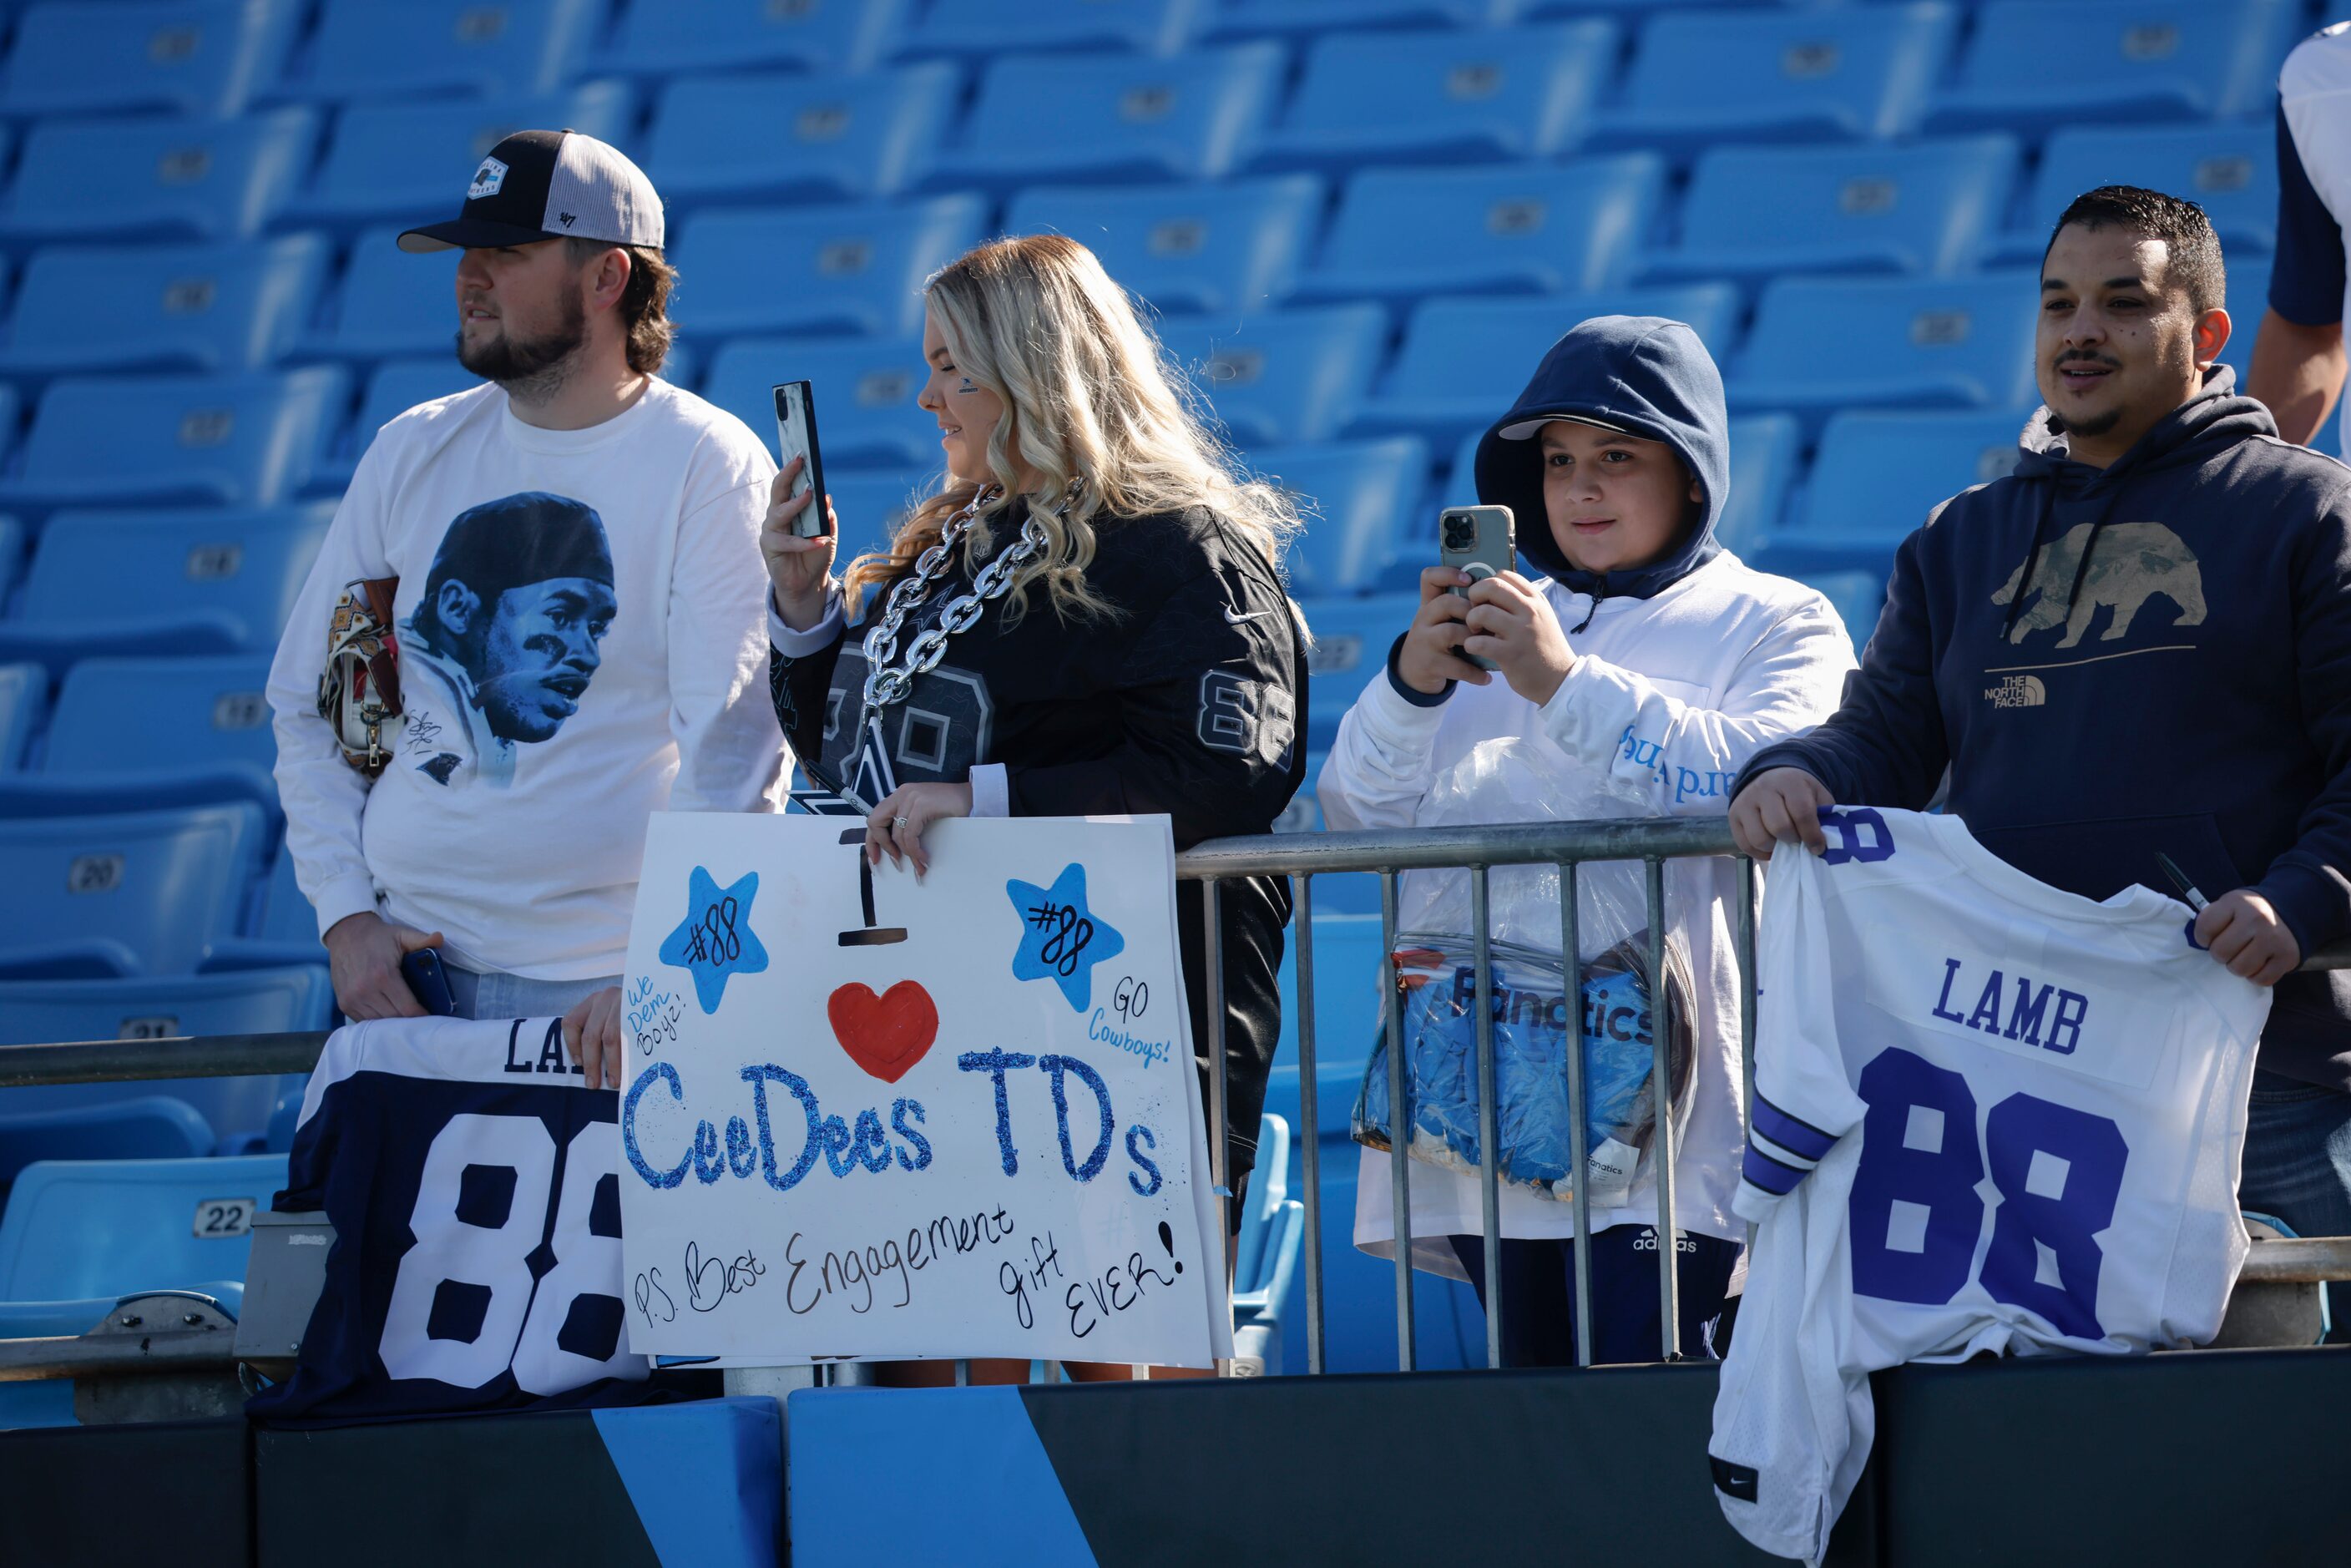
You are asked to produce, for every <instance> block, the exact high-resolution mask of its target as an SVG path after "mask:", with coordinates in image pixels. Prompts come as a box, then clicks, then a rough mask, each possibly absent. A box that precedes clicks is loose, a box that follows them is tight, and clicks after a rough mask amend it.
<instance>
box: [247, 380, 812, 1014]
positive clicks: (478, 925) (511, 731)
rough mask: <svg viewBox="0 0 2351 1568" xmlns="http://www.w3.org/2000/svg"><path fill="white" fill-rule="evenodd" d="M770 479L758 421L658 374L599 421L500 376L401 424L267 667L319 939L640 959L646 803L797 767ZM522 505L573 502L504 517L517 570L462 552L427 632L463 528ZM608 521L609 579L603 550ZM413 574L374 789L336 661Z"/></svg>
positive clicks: (529, 968) (739, 787)
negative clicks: (763, 537) (770, 646)
mask: <svg viewBox="0 0 2351 1568" xmlns="http://www.w3.org/2000/svg"><path fill="white" fill-rule="evenodd" d="M774 474H775V464H774V462H773V460H772V459H770V458H769V456H768V452H767V449H766V447H764V446H763V445H761V444H760V443H759V441H758V437H756V436H754V435H753V434H751V432H750V431H749V430H748V429H747V427H746V426H745V425H744V424H743V423H742V422H741V421H739V420H737V419H736V418H735V417H734V416H733V415H731V414H728V413H724V412H722V411H721V410H719V409H716V408H714V407H712V406H711V405H710V404H708V403H706V402H703V401H702V400H701V399H700V398H697V397H695V396H694V395H693V394H692V393H690V392H681V391H679V390H678V389H676V388H674V387H673V386H671V385H669V384H668V383H667V382H661V381H654V382H651V383H650V384H649V385H648V386H647V388H646V390H645V392H644V394H643V396H642V397H641V398H639V399H638V401H637V402H635V404H633V405H632V407H630V408H629V409H628V410H627V411H626V412H625V413H621V414H619V415H618V416H616V417H614V418H612V419H610V420H607V421H605V422H604V423H601V424H598V425H594V426H591V427H590V428H589V429H586V430H542V429H540V428H538V426H535V425H531V424H527V423H523V422H522V421H521V420H519V419H517V418H516V417H515V415H514V413H512V411H511V410H510V409H509V408H508V407H507V396H506V393H505V392H504V391H502V390H501V389H499V388H498V387H496V386H495V385H484V386H481V387H477V388H475V389H474V390H473V391H471V392H461V393H459V394H457V395H456V396H455V397H448V398H443V399H441V400H440V401H438V402H428V403H423V404H421V405H419V406H418V407H416V408H413V409H411V410H409V411H408V412H407V413H404V414H402V415H401V416H400V417H399V418H398V419H396V420H393V421H392V423H389V424H387V425H385V426H384V427H383V429H382V430H381V432H380V433H379V434H377V436H376V438H375V441H374V444H372V445H371V446H370V447H369V448H368V450H367V453H366V455H364V456H362V457H361V458H360V465H359V471H358V473H357V474H356V475H355V476H353V477H352V480H351V485H350V490H349V491H348V492H347V493H346V494H345V496H344V497H343V501H342V505H341V506H340V508H339V509H338V510H337V512H336V514H335V520H334V524H333V526H332V527H331V528H329V530H328V535H327V540H326V544H325V546H324V548H323V549H321V550H320V551H319V559H318V563H317V565H316V566H315V567H313V568H312V570H311V572H310V577H309V580H308V582H307V583H306V584H305V585H304V587H303V590H302V595H301V598H300V601H298V604H297V605H296V607H295V610H294V613H293V618H292V620H291V621H290V622H288V623H287V630H286V633H285V636H284V639H283V640H282V641H281V643H279V646H278V650H277V661H276V663H275V664H273V665H272V667H271V669H270V674H269V701H270V706H271V707H272V709H273V710H274V715H275V723H276V727H277V788H278V795H279V798H280V799H281V800H283V802H284V804H285V808H286V841H287V849H288V851H289V852H291V853H292V854H293V856H294V869H295V879H296V881H297V882H298V883H300V885H301V888H302V892H303V894H305V895H306V896H307V897H308V899H309V900H310V902H311V904H313V905H314V906H315V907H316V909H317V911H318V916H319V930H320V932H321V933H324V932H325V931H326V930H328V929H329V927H331V926H332V925H334V924H335V923H336V922H337V921H340V920H341V919H343V918H345V917H346V916H348V915H354V914H358V913H360V912H361V911H366V910H374V911H377V912H380V913H381V914H382V915H384V916H385V917H386V918H387V919H391V920H395V921H398V922H401V923H402V924H404V925H413V926H416V927H419V928H420V929H423V930H426V931H439V932H441V933H443V934H444V936H446V937H447V939H448V943H449V946H448V949H447V950H448V954H449V956H450V958H451V959H452V960H453V961H455V962H456V963H458V964H460V965H462V966H463V967H467V968H473V969H479V970H486V971H492V970H495V971H506V972H508V973H513V974H517V975H523V976H527V977H531V978H534V979H548V980H576V979H588V978H592V977H599V976H603V975H611V974H617V973H619V972H620V970H621V969H622V967H623V965H624V961H625V955H626V952H627V948H628V939H629V920H630V916H631V914H632V910H633V907H634V904H635V899H636V884H637V872H638V865H639V862H640V861H641V860H642V858H643V852H644V836H645V822H646V819H647V818H648V816H650V814H651V813H653V812H654V811H659V810H709V811H754V810H773V809H775V806H776V803H777V802H778V800H779V799H780V794H781V787H782V786H781V781H782V779H783V778H784V777H786V776H787V775H788V773H789V768H788V766H787V765H786V758H785V757H784V750H783V741H782V737H781V736H780V734H779V733H778V729H777V727H776V720H775V714H774V711H773V709H772V708H771V706H770V705H769V703H768V694H767V690H766V685H767V682H766V674H767V641H768V638H767V615H766V610H765V602H766V588H767V574H766V572H765V570H763V568H762V566H761V563H760V559H759V548H758V531H759V525H760V521H761V519H762V518H763V517H764V516H765V514H766V510H767V500H768V483H769V481H770V480H771V479H772V477H773V476H774ZM510 497H537V499H538V508H539V509H538V511H536V512H533V511H531V509H530V507H529V505H528V504H525V505H524V506H523V507H521V508H520V509H519V510H517V512H516V513H515V514H514V515H515V516H517V517H539V516H556V515H559V518H560V520H559V521H557V522H549V523H548V524H547V525H545V526H544V527H543V528H542V527H541V526H540V525H538V524H537V523H532V522H524V523H502V524H501V529H502V530H503V537H501V538H500V540H499V543H500V544H501V545H504V544H505V543H506V542H507V539H508V538H511V539H512V540H513V541H514V544H515V554H514V555H513V556H512V557H511V558H510V559H509V560H508V562H507V564H505V565H503V566H501V565H500V564H499V563H498V562H497V561H496V560H491V559H485V558H483V557H481V556H480V555H479V554H478V553H468V552H466V551H464V550H460V551H459V552H456V553H457V555H458V559H452V560H450V561H449V562H448V563H447V570H445V571H444V572H443V573H442V574H441V576H442V577H443V578H444V583H443V585H442V586H441V588H440V590H439V591H438V592H436V593H435V594H434V606H433V607H432V608H430V609H428V610H427V612H426V617H425V621H424V623H423V624H420V623H419V622H418V619H417V610H418V607H419V605H420V604H423V602H424V601H425V600H426V597H427V594H426V590H427V586H428V579H429V578H434V576H435V567H436V561H437V560H438V559H439V558H440V557H441V555H442V554H443V549H444V542H448V541H450V540H453V539H454V538H455V537H456V536H455V535H453V533H452V528H451V525H452V523H453V522H454V521H455V519H456V518H457V517H460V516H461V515H462V514H465V513H466V512H468V511H469V510H471V509H473V508H475V507H481V506H484V505H485V504H487V503H492V502H497V501H501V500H504V499H507V498H510ZM583 508H584V510H585V512H586V513H592V515H593V521H592V527H591V526H590V524H588V523H584V522H582V521H580V517H581V515H582V509H583ZM502 516H503V514H502ZM517 530H519V532H517ZM599 530H601V538H602V540H603V542H604V548H605V549H606V551H607V552H608V553H609V559H610V563H611V572H610V576H611V584H610V586H609V588H607V587H605V586H603V585H601V584H600V583H597V582H595V581H594V580H593V578H594V576H595V575H596V574H595V571H594V570H593V568H592V566H586V567H583V565H582V564H581V562H582V559H583V554H582V552H583V551H584V552H585V555H586V557H589V558H592V556H593V554H594V551H593V549H592V546H591V545H590V544H588V543H586V542H585V541H586V540H588V539H590V538H592V537H593V536H594V535H595V534H596V533H597V532H598V531H599ZM526 535H527V536H528V537H523V536H526ZM550 561H552V562H558V563H559V564H557V565H554V566H553V567H551V568H550V569H549V570H542V568H543V567H546V565H547V563H549V562H550ZM550 571H551V575H549V572H550ZM469 572H470V573H471V574H472V576H474V577H475V579H477V580H481V581H483V582H485V583H486V584H488V585H489V586H490V587H491V588H492V589H493V590H494V591H490V592H486V593H478V594H477V593H475V592H474V591H472V590H471V588H469V587H468V586H466V585H465V579H466V576H467V574H468V573H469ZM583 573H584V574H585V575H580V574H583ZM392 576H396V577H398V578H399V580H400V589H399V593H398V595H397V597H396V599H395V601H394V615H395V619H396V621H397V622H398V626H399V629H398V638H399V642H400V644H401V662H402V698H403V708H404V714H405V716H404V718H403V720H402V727H401V732H400V736H399V738H398V739H397V741H396V742H395V743H394V746H393V757H392V762H391V763H390V765H389V766H387V767H386V768H384V770H383V772H382V774H381V776H380V777H379V778H377V779H375V780H374V781H373V782H372V784H371V782H370V781H369V780H368V779H366V778H364V777H363V776H361V775H360V774H359V773H358V772H355V771H354V770H352V769H351V768H350V767H348V766H347V765H346V764H345V763H344V762H343V760H342V758H341V755H340V751H339V750H338V748H337V747H336V744H335V740H334V737H333V735H332V734H331V732H330V731H329V727H328V726H327V724H326V721H325V720H323V719H322V718H320V717H319V713H318V706H317V702H318V685H319V672H320V670H321V668H322V667H323V666H324V664H325V662H326V648H327V623H328V620H329V615H330V614H331V612H332V611H333V609H334V605H335V601H336V598H337V596H338V595H339V594H340V593H341V592H342V591H343V589H344V587H345V585H347V584H349V583H350V582H351V581H353V580H358V579H362V578H378V577H392ZM533 576H538V577H539V578H540V579H541V581H540V582H538V583H532V582H529V581H528V579H529V578H531V577H533ZM567 585H568V587H567ZM475 601H478V602H475ZM453 624H454V625H458V626H460V627H462V628H463V630H462V631H461V632H452V631H451V630H450V628H451V627H452V625H453Z"/></svg>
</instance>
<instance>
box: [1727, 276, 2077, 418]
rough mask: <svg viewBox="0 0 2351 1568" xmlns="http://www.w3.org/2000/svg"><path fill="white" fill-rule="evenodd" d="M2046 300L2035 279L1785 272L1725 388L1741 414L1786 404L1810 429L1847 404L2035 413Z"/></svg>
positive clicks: (1767, 293)
mask: <svg viewBox="0 0 2351 1568" xmlns="http://www.w3.org/2000/svg"><path fill="white" fill-rule="evenodd" d="M2039 295H2040V289H2039V287H2037V279H2036V278H2035V277H2034V276H2033V275H2032V274H2030V273H2012V272H2011V273H1984V274H1981V275H1979V276H1977V277H1928V278H1909V277H1783V278H1781V279H1779V280H1778V281H1776V282H1774V283H1771V284H1770V285H1769V286H1767V287H1765V288H1764V290H1763V297H1762V300H1761V303H1760V304H1759V305H1758V306H1757V307H1756V311H1755V325H1754V327H1753V329H1751V330H1750V333H1749V334H1748V339H1747V347H1746V349H1745V350H1744V351H1743V352H1742V353H1740V356H1739V360H1738V361H1737V363H1736V365H1735V366H1734V367H1733V368H1732V370H1731V371H1730V373H1729V376H1728V377H1727V379H1726V384H1725V390H1726V391H1727V392H1729V396H1730V403H1731V406H1732V407H1733V408H1734V409H1738V410H1740V411H1742V412H1744V411H1745V410H1748V409H1756V408H1781V409H1786V410H1788V411H1790V412H1791V413H1797V414H1799V415H1801V416H1802V417H1803V418H1804V419H1805V421H1806V423H1807V427H1808V428H1817V427H1818V424H1819V422H1820V420H1821V419H1822V418H1823V417H1824V416H1825V415H1826V414H1828V413H1831V412H1832V411H1834V410H1835V409H1838V408H1843V407H1848V406H1862V405H1870V406H1876V407H1893V408H1903V407H1909V408H2018V409H2022V408H2030V407H2031V406H2032V404H2033V402H2035V401H2036V400H2037V397H2038V394H2037V393H2036V392H2034V390H2033V382H2032V330H2033V322H2034V319H2035V316H2036V314H2037V312H2038V311H2039V308H2040V298H2039Z"/></svg>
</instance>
